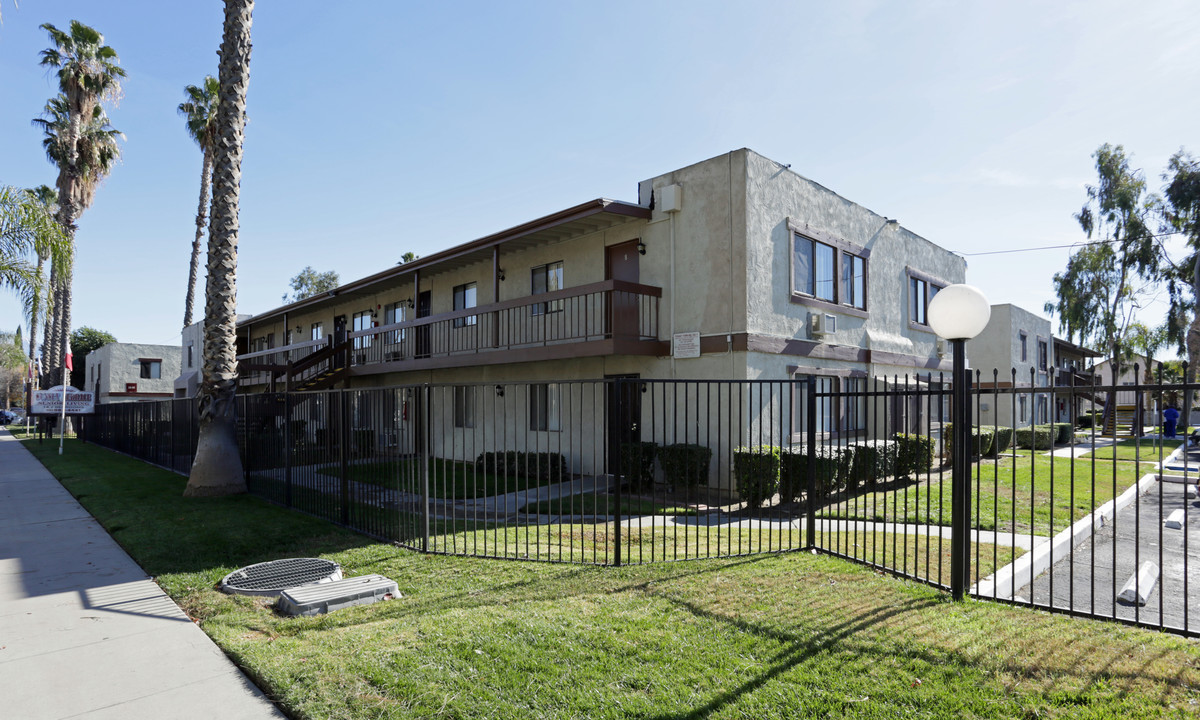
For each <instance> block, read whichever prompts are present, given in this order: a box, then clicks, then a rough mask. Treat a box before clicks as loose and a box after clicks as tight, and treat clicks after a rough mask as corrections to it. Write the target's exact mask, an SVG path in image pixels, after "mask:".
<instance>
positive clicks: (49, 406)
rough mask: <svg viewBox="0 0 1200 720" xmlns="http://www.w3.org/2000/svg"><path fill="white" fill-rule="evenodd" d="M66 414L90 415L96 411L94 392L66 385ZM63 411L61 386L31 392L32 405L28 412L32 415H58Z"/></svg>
mask: <svg viewBox="0 0 1200 720" xmlns="http://www.w3.org/2000/svg"><path fill="white" fill-rule="evenodd" d="M66 396H67V414H68V415H90V414H91V413H94V412H96V404H95V393H90V392H84V391H82V390H76V389H75V388H73V387H68V388H67V392H66ZM62 411H63V387H62V385H59V386H57V387H52V388H50V389H49V390H35V391H34V393H33V407H31V408H30V413H31V414H33V415H60V414H62Z"/></svg>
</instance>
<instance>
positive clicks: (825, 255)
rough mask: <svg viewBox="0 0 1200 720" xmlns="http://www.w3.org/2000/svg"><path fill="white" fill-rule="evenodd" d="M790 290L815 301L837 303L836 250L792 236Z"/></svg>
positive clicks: (830, 246) (807, 239)
mask: <svg viewBox="0 0 1200 720" xmlns="http://www.w3.org/2000/svg"><path fill="white" fill-rule="evenodd" d="M792 237H793V241H792V288H793V290H795V291H796V292H799V293H801V294H803V295H811V296H812V297H814V298H816V299H817V300H824V301H825V302H831V303H832V302H837V276H836V275H835V274H834V271H833V267H834V265H833V261H834V255H835V253H836V250H835V249H834V247H833V246H832V245H826V244H825V243H823V242H817V241H816V240H813V239H812V238H808V237H804V236H803V235H800V234H795V235H793V236H792Z"/></svg>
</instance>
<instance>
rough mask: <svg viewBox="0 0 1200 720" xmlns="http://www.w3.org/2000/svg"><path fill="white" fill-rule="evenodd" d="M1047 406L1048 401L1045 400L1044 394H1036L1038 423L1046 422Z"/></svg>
mask: <svg viewBox="0 0 1200 720" xmlns="http://www.w3.org/2000/svg"><path fill="white" fill-rule="evenodd" d="M1047 406H1048V403H1047V401H1046V396H1045V395H1038V396H1037V421H1038V422H1039V423H1045V422H1048V420H1047V418H1046V416H1047V414H1048V409H1047Z"/></svg>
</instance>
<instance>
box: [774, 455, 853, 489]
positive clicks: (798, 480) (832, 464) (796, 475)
mask: <svg viewBox="0 0 1200 720" xmlns="http://www.w3.org/2000/svg"><path fill="white" fill-rule="evenodd" d="M814 455H816V457H815V458H813V459H814V460H815V463H814V464H815V473H816V485H817V496H818V497H821V496H825V495H828V494H831V493H835V492H838V491H839V490H841V489H842V488H844V487H845V482H846V476H847V475H848V474H849V471H850V464H851V462H852V461H853V459H854V447H853V446H850V447H848V448H842V447H828V446H825V445H821V446H819V447H818V448H817V451H816V453H814ZM779 459H780V463H779V498H780V500H781V501H782V502H790V501H792V500H798V499H799V498H800V495H801V493H804V492H805V491H806V490H807V488H808V449H807V448H804V447H796V448H792V449H790V450H787V449H785V450H783V451H781V452H780V455H779Z"/></svg>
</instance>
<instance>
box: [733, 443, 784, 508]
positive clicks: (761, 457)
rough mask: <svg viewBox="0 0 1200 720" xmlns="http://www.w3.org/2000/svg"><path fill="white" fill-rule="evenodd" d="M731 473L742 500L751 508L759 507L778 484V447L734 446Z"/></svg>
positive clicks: (769, 496)
mask: <svg viewBox="0 0 1200 720" xmlns="http://www.w3.org/2000/svg"><path fill="white" fill-rule="evenodd" d="M733 475H734V478H735V479H736V481H737V491H738V495H739V496H740V497H741V498H742V500H744V501H746V504H747V505H749V506H750V507H752V508H756V507H760V506H761V505H762V504H763V503H764V502H765V501H767V500H769V499H770V498H771V496H772V495H774V494H775V490H776V488H777V487H778V486H779V448H777V447H773V446H770V445H762V446H759V447H739V448H736V449H735V450H734V451H733Z"/></svg>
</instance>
